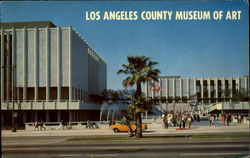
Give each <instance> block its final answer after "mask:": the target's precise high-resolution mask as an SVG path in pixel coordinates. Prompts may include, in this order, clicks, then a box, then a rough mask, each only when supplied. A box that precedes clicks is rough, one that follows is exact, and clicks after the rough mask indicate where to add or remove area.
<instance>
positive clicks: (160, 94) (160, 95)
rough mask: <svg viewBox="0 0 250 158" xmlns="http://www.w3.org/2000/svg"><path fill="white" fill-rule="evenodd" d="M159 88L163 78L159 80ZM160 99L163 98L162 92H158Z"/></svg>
mask: <svg viewBox="0 0 250 158" xmlns="http://www.w3.org/2000/svg"><path fill="white" fill-rule="evenodd" d="M159 86H160V87H161V78H159ZM158 95H159V96H158V98H159V97H160V98H162V91H159V92H158Z"/></svg>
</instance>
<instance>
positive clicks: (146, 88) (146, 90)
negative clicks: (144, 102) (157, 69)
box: [144, 81, 148, 98]
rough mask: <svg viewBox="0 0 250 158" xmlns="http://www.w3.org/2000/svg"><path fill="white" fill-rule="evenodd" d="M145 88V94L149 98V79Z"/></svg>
mask: <svg viewBox="0 0 250 158" xmlns="http://www.w3.org/2000/svg"><path fill="white" fill-rule="evenodd" d="M144 90H145V96H146V98H147V97H148V81H147V82H146V83H145V87H144Z"/></svg>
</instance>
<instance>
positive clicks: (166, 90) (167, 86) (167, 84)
mask: <svg viewBox="0 0 250 158" xmlns="http://www.w3.org/2000/svg"><path fill="white" fill-rule="evenodd" d="M166 99H168V78H167V77H166Z"/></svg>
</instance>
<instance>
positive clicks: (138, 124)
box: [136, 112, 142, 138]
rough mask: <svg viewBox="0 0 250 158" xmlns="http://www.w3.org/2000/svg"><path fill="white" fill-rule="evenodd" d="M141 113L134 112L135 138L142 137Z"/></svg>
mask: <svg viewBox="0 0 250 158" xmlns="http://www.w3.org/2000/svg"><path fill="white" fill-rule="evenodd" d="M141 122H142V120H141V113H140V112H139V113H137V114H136V138H142V123H141Z"/></svg>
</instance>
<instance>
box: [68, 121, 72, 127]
mask: <svg viewBox="0 0 250 158" xmlns="http://www.w3.org/2000/svg"><path fill="white" fill-rule="evenodd" d="M68 129H72V125H71V121H69V125H68Z"/></svg>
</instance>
